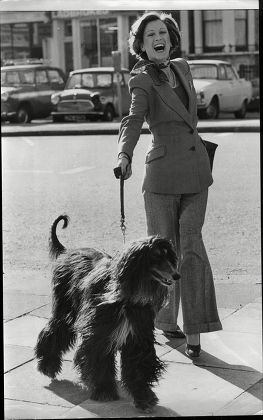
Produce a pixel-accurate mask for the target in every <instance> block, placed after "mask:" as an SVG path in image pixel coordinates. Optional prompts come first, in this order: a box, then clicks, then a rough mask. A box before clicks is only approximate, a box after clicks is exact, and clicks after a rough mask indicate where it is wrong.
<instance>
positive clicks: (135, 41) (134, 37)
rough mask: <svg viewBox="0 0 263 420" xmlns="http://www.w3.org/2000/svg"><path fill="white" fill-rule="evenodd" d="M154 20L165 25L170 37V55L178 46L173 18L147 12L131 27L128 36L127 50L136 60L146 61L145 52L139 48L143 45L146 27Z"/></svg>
mask: <svg viewBox="0 0 263 420" xmlns="http://www.w3.org/2000/svg"><path fill="white" fill-rule="evenodd" d="M155 20H161V21H162V22H164V23H165V25H166V27H167V30H168V32H169V35H170V40H171V44H172V47H171V49H170V55H171V53H172V52H173V51H175V50H176V49H177V48H178V46H179V45H180V41H181V35H180V31H179V27H178V24H177V23H176V21H175V20H174V18H173V17H172V16H171V15H170V14H169V15H168V14H167V13H163V12H161V13H159V12H148V13H144V14H143V15H142V16H140V17H139V18H138V19H137V20H136V21H135V22H134V23H133V25H132V27H131V30H130V36H129V41H128V42H129V50H130V53H131V54H132V55H135V56H136V57H137V58H144V59H147V54H146V52H145V51H142V49H141V46H142V44H143V34H144V30H145V27H146V25H147V24H148V23H149V22H153V21H155Z"/></svg>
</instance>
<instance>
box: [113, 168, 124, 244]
mask: <svg viewBox="0 0 263 420" xmlns="http://www.w3.org/2000/svg"><path fill="white" fill-rule="evenodd" d="M113 172H114V175H115V177H116V178H117V179H119V178H120V202H121V219H120V223H121V224H120V228H121V232H122V236H123V242H124V243H125V231H126V225H125V214H124V177H123V176H122V172H121V168H120V167H117V168H114V169H113Z"/></svg>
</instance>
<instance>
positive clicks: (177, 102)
mask: <svg viewBox="0 0 263 420" xmlns="http://www.w3.org/2000/svg"><path fill="white" fill-rule="evenodd" d="M171 65H173V67H174V68H175V71H176V73H177V74H178V77H179V79H180V82H181V83H182V84H183V86H184V88H185V90H186V93H187V95H188V99H189V111H188V110H187V109H186V108H185V106H184V105H183V103H182V101H181V99H180V98H179V97H178V95H177V94H176V93H175V92H174V91H173V89H172V88H171V87H170V86H169V84H168V83H167V82H163V81H160V79H159V77H158V75H157V74H156V71H155V70H154V69H151V68H149V69H147V70H148V71H147V72H148V73H149V75H150V76H151V78H152V80H153V83H154V85H153V86H154V89H155V90H156V92H157V93H158V95H159V96H160V97H161V99H162V100H163V102H164V103H165V104H166V105H167V106H168V107H169V108H171V109H172V110H173V111H175V112H176V113H177V114H178V115H180V117H181V118H183V120H185V122H186V123H187V124H188V125H189V126H190V127H191V128H193V123H192V119H191V109H192V105H191V90H190V85H189V84H188V80H187V79H186V78H185V76H184V74H183V73H182V72H181V70H180V69H178V67H179V66H178V67H177V66H175V65H174V64H173V63H171Z"/></svg>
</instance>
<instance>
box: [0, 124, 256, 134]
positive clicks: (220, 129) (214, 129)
mask: <svg viewBox="0 0 263 420" xmlns="http://www.w3.org/2000/svg"><path fill="white" fill-rule="evenodd" d="M2 128H3V127H2ZM197 130H198V132H199V133H229V132H231V133H232V132H233V133H239V132H242V133H259V132H260V126H259V125H258V126H257V125H253V126H248V125H239V126H232V125H231V126H203V127H202V126H201V127H197ZM98 134H101V135H117V134H119V129H118V128H113V127H109V128H105V127H101V128H97V127H96V128H92V127H89V128H84V129H81V128H77V129H73V128H69V129H68V130H66V129H65V128H64V127H63V129H62V130H61V129H59V128H56V129H50V130H48V129H45V128H44V129H32V130H18V131H5V130H3V129H2V137H20V136H65V135H66V136H68V135H73V136H82V135H98ZM141 134H150V131H149V129H148V128H142V130H141Z"/></svg>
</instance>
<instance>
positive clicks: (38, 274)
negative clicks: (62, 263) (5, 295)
mask: <svg viewBox="0 0 263 420" xmlns="http://www.w3.org/2000/svg"><path fill="white" fill-rule="evenodd" d="M4 271H5V273H4V282H3V289H4V291H8V292H10V291H13V292H19V293H21V292H24V293H29V294H30V293H32V290H34V291H37V294H38V295H45V296H50V294H51V277H50V270H49V269H45V270H44V269H42V270H30V269H26V270H23V269H20V270H14V269H5V270H4Z"/></svg>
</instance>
